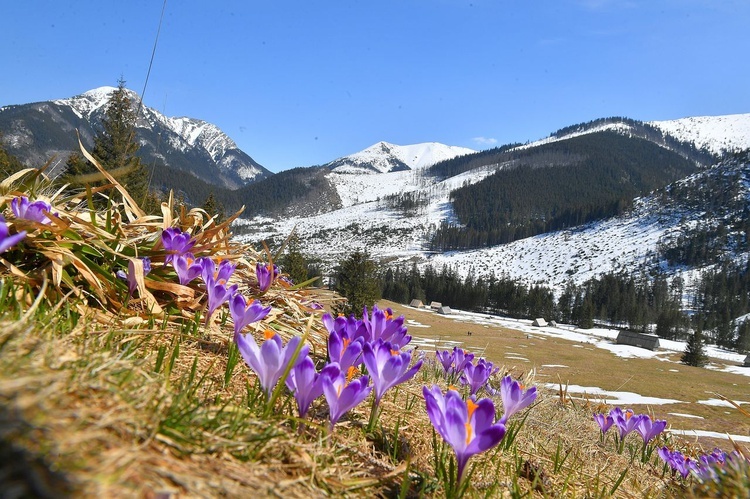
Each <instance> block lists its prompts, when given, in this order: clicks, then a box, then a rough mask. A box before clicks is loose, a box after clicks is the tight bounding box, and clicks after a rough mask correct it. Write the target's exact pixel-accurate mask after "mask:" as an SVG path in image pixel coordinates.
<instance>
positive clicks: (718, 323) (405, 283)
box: [379, 264, 750, 352]
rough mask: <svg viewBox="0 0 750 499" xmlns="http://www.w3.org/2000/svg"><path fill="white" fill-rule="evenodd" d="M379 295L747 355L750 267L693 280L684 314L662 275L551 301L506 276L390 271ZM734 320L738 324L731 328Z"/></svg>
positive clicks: (572, 290)
mask: <svg viewBox="0 0 750 499" xmlns="http://www.w3.org/2000/svg"><path fill="white" fill-rule="evenodd" d="M379 279H380V295H381V296H382V297H383V298H386V299H389V300H392V301H396V302H399V303H404V304H407V303H410V301H411V300H413V299H418V300H421V301H422V302H424V303H426V304H429V303H431V302H433V301H436V302H440V303H442V304H443V305H448V306H450V307H452V308H456V309H461V310H468V311H476V312H489V313H496V314H501V315H505V316H509V317H515V318H525V319H533V318H537V317H543V318H545V319H547V320H557V321H561V322H564V323H568V324H575V325H577V326H579V327H582V328H591V327H594V325H595V324H597V323H598V324H602V325H607V326H609V327H618V328H625V329H630V330H634V331H639V332H643V333H654V334H656V335H658V336H659V337H661V338H665V339H671V340H685V339H688V338H689V337H690V335H691V331H693V330H696V329H700V330H701V331H702V332H703V335H705V336H706V337H707V338H708V339H711V340H712V341H713V342H714V343H716V344H718V345H719V346H722V347H725V348H728V349H732V350H736V351H738V352H750V320H748V319H742V318H741V317H742V316H743V315H744V314H748V313H750V264H748V265H747V266H745V267H741V268H740V267H725V268H722V269H721V270H718V271H710V272H705V273H704V274H703V275H702V277H701V278H700V279H699V281H698V284H697V286H696V290H695V291H694V292H693V291H692V290H691V293H692V294H693V298H692V301H691V302H690V303H689V306H690V309H689V310H686V309H685V300H684V297H685V296H686V295H687V294H688V293H687V290H685V289H684V284H683V282H682V280H681V279H680V278H674V279H672V280H671V282H670V281H668V280H667V278H666V276H664V275H657V276H655V277H651V276H647V275H644V274H642V275H635V276H634V275H627V274H621V273H610V274H605V275H602V276H600V277H599V278H596V279H591V280H589V281H587V282H586V283H584V284H582V285H576V284H574V283H573V282H572V281H569V282H568V283H567V284H566V286H565V288H564V289H563V291H562V292H561V293H560V295H559V297H557V299H556V298H555V295H554V293H553V292H552V291H551V290H550V289H549V288H547V287H546V286H543V285H540V284H526V283H522V282H519V281H516V280H514V279H511V278H510V277H508V276H505V275H503V276H499V277H498V276H495V275H492V276H490V278H488V279H484V278H481V277H474V276H473V272H472V271H471V269H470V270H469V273H468V275H467V276H466V277H464V278H461V277H460V275H459V273H458V272H457V271H456V270H455V269H453V268H450V267H448V266H443V267H442V268H440V269H435V268H434V267H432V266H430V265H428V266H426V267H424V268H422V269H420V268H418V267H417V266H416V264H414V265H412V266H411V267H403V266H399V267H394V268H388V269H386V270H385V271H384V272H382V273H381V275H380V276H379ZM737 318H740V319H739V320H736V319H737Z"/></svg>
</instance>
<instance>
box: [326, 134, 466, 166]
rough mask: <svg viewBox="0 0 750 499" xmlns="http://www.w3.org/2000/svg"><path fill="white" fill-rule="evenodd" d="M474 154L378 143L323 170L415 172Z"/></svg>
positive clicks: (431, 146)
mask: <svg viewBox="0 0 750 499" xmlns="http://www.w3.org/2000/svg"><path fill="white" fill-rule="evenodd" d="M473 152H476V151H474V150H472V149H467V148H465V147H456V146H448V145H445V144H440V143H438V142H425V143H422V144H413V145H408V146H399V145H396V144H390V143H388V142H378V143H377V144H373V145H371V146H370V147H368V148H367V149H364V150H362V151H359V152H356V153H354V154H350V155H349V156H344V157H343V158H338V159H336V160H334V161H332V162H330V163H328V164H327V165H325V166H326V167H328V168H329V169H331V170H332V171H334V172H336V173H339V174H378V173H389V172H395V171H400V170H408V169H411V170H418V169H422V168H426V167H428V166H432V165H434V164H435V163H438V162H440V161H444V160H446V159H451V158H454V157H456V156H462V155H465V154H471V153H473Z"/></svg>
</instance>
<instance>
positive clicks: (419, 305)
mask: <svg viewBox="0 0 750 499" xmlns="http://www.w3.org/2000/svg"><path fill="white" fill-rule="evenodd" d="M409 306H410V307H414V308H422V307H424V303H422V300H417V299H416V298H415V299H413V300H412V301H411V302H410V303H409Z"/></svg>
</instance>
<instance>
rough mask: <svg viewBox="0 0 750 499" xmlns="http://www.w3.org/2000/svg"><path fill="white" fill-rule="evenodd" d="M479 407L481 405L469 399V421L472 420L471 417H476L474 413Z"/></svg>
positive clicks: (467, 407) (467, 403)
mask: <svg viewBox="0 0 750 499" xmlns="http://www.w3.org/2000/svg"><path fill="white" fill-rule="evenodd" d="M477 407H479V404H477V403H476V402H474V401H473V400H471V399H468V400H467V401H466V412H467V413H468V414H469V417H468V419H471V416H473V415H474V411H476V410H477Z"/></svg>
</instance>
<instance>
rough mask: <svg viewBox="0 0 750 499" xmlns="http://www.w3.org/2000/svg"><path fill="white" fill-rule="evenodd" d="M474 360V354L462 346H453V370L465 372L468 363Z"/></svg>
mask: <svg viewBox="0 0 750 499" xmlns="http://www.w3.org/2000/svg"><path fill="white" fill-rule="evenodd" d="M473 360H474V354H473V353H471V352H467V351H465V350H464V349H462V348H458V347H453V372H454V373H460V372H463V370H464V368H465V367H466V365H467V364H470V363H471V362H472V361H473Z"/></svg>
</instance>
